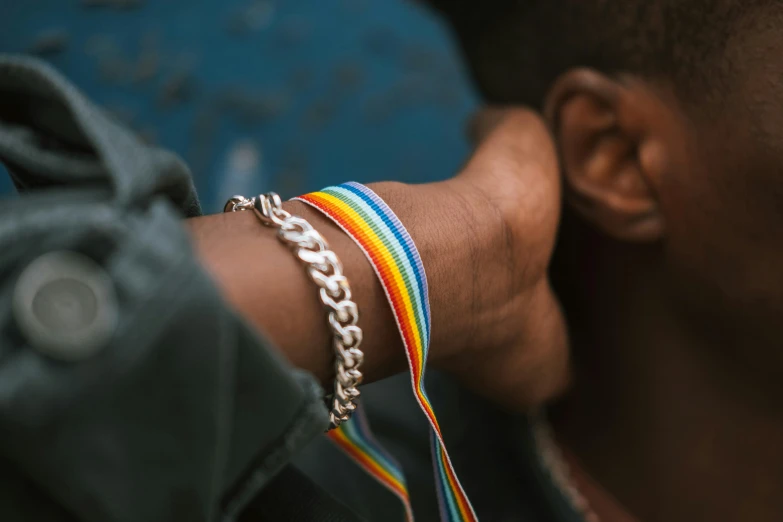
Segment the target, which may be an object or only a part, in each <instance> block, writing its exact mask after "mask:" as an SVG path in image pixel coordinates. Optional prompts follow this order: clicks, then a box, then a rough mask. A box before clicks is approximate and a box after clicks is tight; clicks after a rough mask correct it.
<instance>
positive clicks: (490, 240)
mask: <svg viewBox="0 0 783 522" xmlns="http://www.w3.org/2000/svg"><path fill="white" fill-rule="evenodd" d="M370 187H371V188H372V189H373V190H374V191H375V192H376V193H378V195H379V196H381V197H382V198H383V199H384V200H385V201H386V202H387V204H388V205H389V206H390V207H391V208H392V209H393V210H394V212H395V213H396V214H397V216H398V217H399V218H400V220H401V221H402V223H403V225H405V227H406V228H407V230H408V232H409V233H410V234H411V237H412V238H413V240H414V242H415V244H416V247H417V249H418V250H419V254H420V255H421V258H422V262H423V263H424V269H425V271H426V273H427V281H428V287H429V297H430V309H431V314H432V333H431V339H430V352H429V363H430V364H431V365H432V366H433V367H447V366H449V361H450V360H452V359H455V358H459V357H460V355H461V354H463V353H464V352H465V351H466V350H469V349H471V348H472V347H473V346H475V345H476V344H477V343H480V342H481V339H480V338H481V337H482V335H483V334H482V332H481V331H480V330H479V329H478V328H477V325H478V324H479V323H478V321H479V317H478V315H480V314H481V313H482V312H481V310H480V308H479V307H477V306H474V305H475V304H476V302H477V301H476V300H477V299H482V295H483V294H484V291H483V289H482V287H483V286H485V281H484V279H485V278H487V277H494V276H496V275H498V274H497V273H494V274H492V273H482V268H481V266H482V264H483V263H484V262H485V260H486V259H487V258H489V257H491V256H492V251H493V249H494V248H495V246H496V245H495V244H496V238H495V237H494V235H495V232H494V230H493V227H492V226H490V222H491V220H492V219H493V217H492V216H491V215H489V213H488V212H486V209H482V208H481V205H482V203H481V201H480V198H479V197H477V195H476V194H473V193H471V192H470V191H468V190H467V187H466V186H465V185H464V184H462V183H460V182H456V181H455V180H448V181H443V182H438V183H429V184H421V185H407V184H403V183H376V184H372V185H370Z"/></svg>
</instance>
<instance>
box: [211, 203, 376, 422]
mask: <svg viewBox="0 0 783 522" xmlns="http://www.w3.org/2000/svg"><path fill="white" fill-rule="evenodd" d="M243 210H253V211H254V212H255V214H256V216H258V218H259V219H260V220H261V223H263V224H264V225H266V226H269V227H275V228H277V229H278V231H277V236H278V238H279V239H280V241H282V242H283V243H285V244H286V245H288V246H289V247H290V248H291V249H292V250H293V252H294V255H295V256H296V257H297V258H298V259H299V261H301V262H302V263H303V264H304V265H305V267H306V269H307V274H308V275H309V276H310V279H312V280H313V282H314V283H315V284H316V285H318V288H319V297H320V298H321V302H322V303H323V304H324V306H325V307H326V309H327V310H328V312H329V314H328V318H329V326H330V327H331V330H332V334H333V345H334V351H335V382H334V393H333V394H332V396H331V397H330V401H331V411H330V412H329V429H334V428H336V427H338V426H339V425H340V424H342V423H343V422H345V421H347V420H348V419H350V418H351V414H352V413H353V412H354V411H355V410H356V403H355V402H354V401H356V399H358V398H359V395H360V392H359V388H358V386H359V384H360V383H361V382H362V373H361V372H360V371H359V366H360V365H361V364H362V361H363V359H364V353H363V352H362V351H361V350H360V349H359V345H360V344H361V342H362V330H361V328H359V327H358V326H357V323H358V321H359V309H358V307H357V306H356V303H355V302H353V301H352V300H351V299H352V294H351V286H350V284H349V283H348V279H347V278H346V277H345V276H344V275H343V265H342V263H341V262H340V259H339V258H338V257H337V255H336V254H335V253H334V252H332V251H331V250H330V249H329V245H328V243H327V242H326V239H324V237H323V236H322V235H321V234H319V233H318V231H317V230H315V229H314V228H313V227H312V225H310V223H308V222H307V220H305V219H302V218H301V217H298V216H292V215H291V214H290V213H289V212H287V211H286V210H284V209H283V206H282V201H281V199H280V196H278V195H277V194H275V193H274V192H269V193H267V194H260V195H258V196H257V197H254V198H246V197H244V196H234V197H232V198H231V199H229V200H228V202H226V205H225V206H224V207H223V211H224V212H239V211H243Z"/></svg>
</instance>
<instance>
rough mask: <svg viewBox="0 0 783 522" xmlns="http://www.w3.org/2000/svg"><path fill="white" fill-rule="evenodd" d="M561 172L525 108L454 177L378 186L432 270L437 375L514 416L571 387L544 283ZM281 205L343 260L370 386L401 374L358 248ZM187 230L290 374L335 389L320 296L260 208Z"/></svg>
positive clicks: (376, 286) (401, 362) (376, 287)
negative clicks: (307, 375)
mask: <svg viewBox="0 0 783 522" xmlns="http://www.w3.org/2000/svg"><path fill="white" fill-rule="evenodd" d="M495 123H497V122H495ZM493 126H494V125H493ZM482 132H483V131H482ZM557 173H558V171H557V162H556V157H555V151H554V147H553V145H552V140H551V137H550V136H549V133H548V131H547V129H546V126H545V125H544V123H543V121H542V120H541V118H540V117H539V116H537V115H535V114H533V113H532V112H530V111H525V110H517V111H513V113H512V114H510V115H508V116H507V117H505V118H504V119H503V121H502V122H501V123H499V124H498V125H497V129H495V131H494V132H493V133H492V134H491V135H490V136H489V137H488V138H487V139H486V140H485V141H484V144H483V145H482V146H481V147H479V148H478V149H477V151H476V152H475V154H474V156H473V158H472V159H471V160H470V161H469V162H468V163H467V165H466V166H465V167H464V169H463V170H462V172H461V173H460V174H459V175H458V176H456V177H455V178H453V179H450V180H448V181H444V182H439V183H433V184H425V185H405V184H401V183H376V184H372V185H370V187H371V188H372V189H373V190H374V191H375V192H376V193H377V194H379V195H380V196H381V197H382V198H383V199H384V201H386V203H387V204H388V205H389V206H390V207H391V208H392V209H393V210H394V211H395V213H396V214H397V215H398V217H399V218H400V220H401V221H402V222H403V223H404V224H405V226H406V228H407V229H408V231H409V232H410V234H411V236H412V237H413V239H414V241H415V242H416V245H417V248H418V250H419V252H420V254H421V256H422V260H423V262H424V267H425V270H426V272H427V278H428V285H429V295H430V302H431V308H432V339H431V346H430V351H429V364H430V366H431V367H434V368H439V369H442V370H445V371H447V372H450V373H451V374H453V375H455V376H456V377H457V378H458V379H460V380H461V381H462V382H463V383H464V384H465V385H466V386H468V387H471V388H472V389H474V390H476V391H478V392H479V393H481V394H483V395H486V396H488V397H490V398H492V399H494V400H496V401H498V402H500V403H502V404H504V405H506V406H507V407H509V408H513V409H516V410H524V409H526V408H528V407H530V406H531V405H535V404H539V403H541V402H543V401H545V400H547V399H548V398H550V397H552V396H554V395H555V394H557V393H558V392H560V391H561V390H562V389H563V388H564V386H565V384H566V382H567V376H568V360H567V342H566V337H565V328H564V323H563V318H562V315H561V313H560V308H559V306H558V304H557V302H556V300H555V298H554V295H553V293H552V289H551V287H550V285H549V280H548V277H547V266H548V264H549V260H550V257H551V254H552V249H553V246H554V238H555V231H556V229H557V218H558V216H557V212H553V211H551V209H554V208H557V207H558V205H559V197H560V183H559V179H558V175H557ZM284 206H285V208H286V209H287V210H288V211H289V212H291V213H292V214H295V215H299V216H302V217H304V218H305V219H307V220H308V221H309V222H310V223H311V224H312V225H313V226H314V227H315V229H316V230H318V231H319V232H321V233H322V234H323V235H324V236H325V238H326V239H327V241H328V242H329V244H330V246H331V248H332V250H334V252H335V253H336V254H337V255H338V256H339V257H340V259H341V260H342V262H343V265H344V270H345V272H344V273H345V275H346V277H347V278H348V280H349V281H350V283H351V287H352V291H353V295H354V297H355V300H356V302H357V304H358V306H359V311H360V321H359V326H360V327H361V328H362V329H363V331H364V342H363V343H362V347H361V348H362V350H363V351H364V353H365V355H366V359H365V363H364V365H363V367H362V372H363V373H364V376H365V382H371V381H374V380H377V379H381V378H384V377H387V376H389V375H392V374H394V373H398V372H400V371H403V370H405V369H406V364H407V363H406V359H405V355H404V350H403V349H402V344H401V340H400V336H399V333H398V330H397V326H396V324H395V322H394V319H393V316H392V314H391V310H390V307H389V305H388V304H387V300H386V296H385V295H384V293H383V289H382V288H381V285H380V283H379V282H378V279H377V277H376V275H375V273H374V272H373V270H372V267H371V265H370V264H369V262H368V261H367V260H366V258H365V257H364V255H363V254H362V252H361V251H360V250H359V248H358V247H357V246H356V245H355V244H354V243H353V241H352V240H351V239H350V238H349V237H348V236H347V235H346V234H345V233H344V232H343V231H342V230H340V229H339V228H338V227H337V226H336V225H334V224H333V223H332V222H331V221H329V220H328V219H327V218H325V217H324V216H323V215H321V214H320V213H319V212H317V211H315V210H314V209H312V208H310V207H308V206H306V205H305V204H303V203H300V202H296V201H293V202H287V203H284ZM189 225H190V229H191V231H192V235H193V238H194V240H195V243H196V247H197V251H198V253H199V256H200V258H201V261H202V263H203V264H204V266H205V267H206V268H207V269H208V270H209V271H210V272H211V273H212V274H213V276H214V278H215V281H216V282H217V283H218V285H219V286H220V287H221V289H222V290H223V293H224V295H225V296H226V298H227V300H228V301H229V302H230V303H232V304H233V305H234V307H235V308H236V309H237V310H238V311H239V312H240V313H242V314H243V315H244V316H245V318H246V319H247V320H249V321H250V323H251V324H253V325H255V326H257V327H258V329H259V330H260V331H261V332H262V333H264V334H265V335H266V336H268V337H269V338H270V339H271V340H272V341H273V342H274V344H275V345H276V347H277V348H278V349H279V350H280V352H281V353H282V355H284V356H285V357H286V358H287V359H288V360H289V361H290V362H291V363H292V364H294V365H296V366H298V367H300V368H303V369H306V370H308V371H310V372H311V373H313V374H314V375H315V376H317V377H318V378H319V379H320V380H321V382H322V383H323V385H324V386H325V387H326V388H328V389H330V388H331V386H332V382H333V378H334V377H333V375H334V373H333V368H332V364H333V362H332V361H333V356H332V354H333V350H332V347H331V338H330V334H329V330H328V328H327V324H328V323H327V321H326V315H325V312H324V309H323V307H322V306H321V305H320V302H319V300H318V297H317V287H316V286H315V284H314V283H313V282H312V281H310V280H309V279H308V278H307V276H306V275H305V271H304V269H303V267H302V266H300V265H299V264H298V263H297V261H296V259H295V257H294V256H293V254H292V253H291V252H290V251H288V249H287V248H286V247H285V246H284V245H283V244H282V243H280V242H279V241H278V240H277V238H276V236H275V232H274V230H272V229H269V228H265V227H263V226H262V225H261V223H260V221H259V220H258V218H257V217H256V216H255V215H254V214H253V213H251V212H239V213H232V214H222V215H214V216H207V217H203V218H198V219H193V220H190V221H189Z"/></svg>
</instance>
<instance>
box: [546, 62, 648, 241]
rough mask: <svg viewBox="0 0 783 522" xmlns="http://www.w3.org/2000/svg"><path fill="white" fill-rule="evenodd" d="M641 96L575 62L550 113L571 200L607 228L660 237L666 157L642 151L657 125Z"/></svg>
mask: <svg viewBox="0 0 783 522" xmlns="http://www.w3.org/2000/svg"><path fill="white" fill-rule="evenodd" d="M639 99H640V98H639V97H635V96H633V94H632V92H631V90H630V89H629V88H628V87H626V86H624V85H622V84H620V83H619V82H617V81H615V80H612V79H610V78H608V77H606V76H604V75H602V74H600V73H598V72H596V71H593V70H590V69H574V70H571V71H568V72H566V73H565V74H563V75H562V76H561V77H560V78H559V79H558V80H557V81H556V82H555V84H554V85H553V87H552V89H551V90H550V91H549V95H548V96H547V100H546V105H545V113H546V117H547V119H548V120H549V124H550V125H551V127H552V132H553V134H554V137H555V141H556V142H557V146H558V149H559V154H560V159H561V162H562V170H563V174H564V177H565V182H564V196H565V198H566V201H567V202H568V204H569V205H570V206H571V207H572V208H573V209H575V210H576V212H578V213H579V214H580V215H581V216H582V217H583V218H584V219H586V220H588V221H589V222H591V223H592V224H593V225H594V226H595V227H597V228H598V229H599V230H601V231H602V232H604V233H605V234H607V235H609V236H611V237H614V238H616V239H620V240H625V241H640V242H642V241H655V240H657V239H660V237H661V236H662V234H663V225H664V223H663V218H662V216H661V213H660V212H659V206H658V201H657V199H656V193H655V190H654V185H655V184H654V180H656V179H658V177H657V174H658V173H656V172H654V170H655V169H656V168H657V165H660V161H657V160H656V158H654V157H649V156H650V154H647V153H645V152H643V151H645V150H648V151H649V150H651V148H650V147H646V148H645V145H646V144H645V143H644V141H645V140H646V139H647V137H648V136H649V135H650V133H649V132H648V129H646V128H645V125H646V124H647V123H648V122H646V121H645V118H644V114H645V113H646V112H645V111H644V110H643V109H641V108H639V107H637V106H636V103H637V102H638V101H639ZM653 149H654V148H653ZM653 154H654V152H653Z"/></svg>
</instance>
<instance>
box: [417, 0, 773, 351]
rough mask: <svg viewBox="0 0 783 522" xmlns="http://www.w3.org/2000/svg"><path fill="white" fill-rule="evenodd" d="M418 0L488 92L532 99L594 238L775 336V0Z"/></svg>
mask: <svg viewBox="0 0 783 522" xmlns="http://www.w3.org/2000/svg"><path fill="white" fill-rule="evenodd" d="M430 3H432V4H434V5H435V6H436V7H437V8H438V9H439V10H440V11H441V12H442V13H443V14H445V16H446V17H447V19H448V20H449V22H450V24H451V25H452V27H453V28H454V30H455V33H456V35H457V39H458V41H459V43H460V45H461V47H462V49H463V52H464V54H465V56H466V57H467V59H468V63H469V67H470V69H471V71H472V73H473V78H474V81H475V82H476V84H477V86H478V88H479V91H480V92H481V93H482V95H483V96H484V97H485V99H486V100H487V101H488V102H489V103H493V104H526V105H531V106H534V107H538V108H540V109H542V110H543V111H544V112H545V114H546V115H547V118H548V120H549V122H550V124H551V126H552V130H553V133H554V136H555V139H556V142H557V144H558V148H559V153H560V157H561V161H562V169H563V174H564V193H565V195H566V201H567V206H568V208H569V209H570V211H571V212H572V213H574V214H576V215H578V216H580V218H581V221H582V222H584V223H589V224H590V227H591V228H592V229H593V230H595V231H597V232H598V236H599V237H600V239H598V241H599V243H600V245H597V246H596V245H595V243H593V244H592V246H593V247H596V248H598V249H602V248H603V246H606V245H611V247H612V249H618V248H619V249H620V250H622V251H633V252H643V256H646V257H647V258H649V267H652V268H650V269H651V270H655V271H657V272H660V273H663V274H665V278H667V279H668V282H669V283H670V286H671V292H672V296H674V299H672V301H673V302H675V303H678V304H677V306H679V305H682V311H683V313H691V314H693V315H694V316H698V317H699V318H700V319H701V320H703V321H704V322H705V323H704V324H705V325H707V326H708V327H710V328H713V329H714V331H715V332H716V333H719V335H727V334H732V335H734V334H737V335H742V336H747V335H748V333H749V332H751V334H752V337H753V338H756V340H757V341H758V340H762V339H763V340H765V341H772V340H774V341H779V340H780V338H781V334H783V2H781V1H779V0H487V1H481V2H479V1H455V0H434V1H431V2H430ZM614 251H617V250H613V252H614ZM645 264H647V261H645ZM619 276H620V275H619V274H618V277H619ZM724 326H725V327H726V331H724V330H723V327H724ZM756 336H760V337H756ZM746 339H747V341H748V342H752V341H751V340H750V339H751V337H746ZM781 352H783V351H781ZM781 361H782V362H783V357H781Z"/></svg>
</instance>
